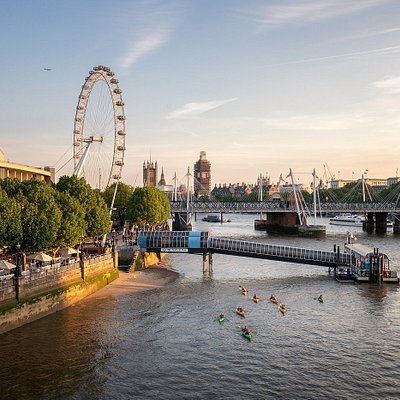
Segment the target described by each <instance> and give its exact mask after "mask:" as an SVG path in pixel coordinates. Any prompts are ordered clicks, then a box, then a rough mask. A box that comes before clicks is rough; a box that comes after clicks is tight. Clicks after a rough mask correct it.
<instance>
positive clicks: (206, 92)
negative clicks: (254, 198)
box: [0, 0, 400, 186]
mask: <svg viewBox="0 0 400 400" xmlns="http://www.w3.org/2000/svg"><path fill="white" fill-rule="evenodd" d="M0 11H1V12H0V49H1V53H2V54H1V63H0V70H1V72H2V79H1V82H0V87H1V96H0V115H1V118H0V148H1V149H2V150H3V152H4V153H5V156H6V159H8V160H10V161H13V162H17V163H22V164H27V165H34V166H44V165H57V163H58V162H59V160H60V158H61V156H62V155H63V154H66V153H67V154H69V153H68V152H69V149H71V146H72V131H73V122H74V117H75V109H76V106H77V101H78V96H79V93H80V90H81V86H82V85H83V83H84V80H85V77H86V76H87V74H88V71H89V70H91V69H92V68H93V66H96V65H99V64H102V65H106V66H109V67H110V68H111V69H112V70H113V71H114V72H115V75H116V77H117V78H118V79H119V86H120V88H121V89H122V92H123V99H124V102H125V113H126V118H127V120H126V126H127V137H126V154H125V165H124V169H123V172H122V176H123V179H122V180H123V181H124V182H125V183H127V184H131V185H133V184H135V185H139V186H140V185H141V184H142V165H143V162H144V161H146V160H149V159H150V155H151V159H152V160H153V161H155V160H157V162H158V165H159V167H160V168H161V167H162V168H163V169H164V174H165V178H166V181H167V183H170V181H171V180H172V178H173V175H174V173H175V172H176V174H177V176H178V178H179V179H183V177H184V175H185V174H186V171H187V168H188V167H190V169H191V170H192V169H193V165H194V163H195V162H196V161H197V160H198V159H199V154H200V151H206V154H207V159H208V160H209V161H210V162H211V168H212V169H211V179H212V186H214V185H215V184H220V183H230V182H231V183H234V182H247V183H255V182H256V180H257V176H258V175H259V174H263V175H265V174H268V175H270V176H271V178H272V180H273V181H276V180H277V179H278V177H279V175H280V174H283V176H284V177H285V176H286V175H287V174H288V172H289V168H291V169H292V170H293V171H294V174H297V176H299V177H302V176H303V178H301V180H302V181H307V180H309V178H308V177H310V176H311V172H312V170H313V168H315V169H316V171H317V175H318V176H320V177H322V176H323V174H324V167H323V166H324V165H325V171H328V170H329V171H330V172H327V174H328V173H329V174H330V175H332V176H334V177H335V178H343V179H345V178H348V179H351V178H352V177H361V174H362V173H363V172H365V171H366V170H368V176H369V177H371V178H386V177H389V176H396V174H397V172H396V171H397V168H398V167H399V166H400V160H399V153H400V142H399V130H400V112H399V111H400V1H398V0H323V1H321V0H304V1H302V0H297V1H285V0H276V1H274V0H262V1H261V0H241V1H239V0H218V1H215V0H201V1H200V0H196V1H195V0H186V1H184V0H181V1H157V0H146V1H144V0H143V1H136V0H130V1H124V0H114V1H103V0H93V1H92V0H79V1H77V0H69V1H53V0H29V1H28V0H25V1H23V0H0ZM44 68H51V71H45V70H44ZM70 152H71V155H72V150H70ZM298 179H300V178H298Z"/></svg>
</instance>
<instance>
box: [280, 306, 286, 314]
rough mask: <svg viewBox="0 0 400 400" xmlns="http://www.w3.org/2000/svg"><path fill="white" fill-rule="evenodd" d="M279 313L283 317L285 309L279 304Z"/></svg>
mask: <svg viewBox="0 0 400 400" xmlns="http://www.w3.org/2000/svg"><path fill="white" fill-rule="evenodd" d="M279 311H280V312H281V313H282V314H283V315H285V313H286V307H285V305H284V304H279Z"/></svg>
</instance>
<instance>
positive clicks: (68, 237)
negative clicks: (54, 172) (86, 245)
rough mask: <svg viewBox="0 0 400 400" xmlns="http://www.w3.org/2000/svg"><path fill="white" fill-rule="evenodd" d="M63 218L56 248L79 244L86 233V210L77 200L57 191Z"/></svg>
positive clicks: (57, 199) (56, 196)
mask: <svg viewBox="0 0 400 400" xmlns="http://www.w3.org/2000/svg"><path fill="white" fill-rule="evenodd" d="M55 194H56V195H55V198H56V201H57V204H58V206H59V207H60V210H61V213H62V218H61V222H60V226H59V229H58V232H57V238H56V246H57V247H69V246H74V245H76V244H77V243H79V241H80V239H81V237H82V236H83V235H84V233H85V228H86V222H85V210H84V209H83V207H82V205H81V204H80V203H79V201H78V200H77V199H74V198H73V197H72V196H70V195H69V194H68V193H63V192H58V191H55Z"/></svg>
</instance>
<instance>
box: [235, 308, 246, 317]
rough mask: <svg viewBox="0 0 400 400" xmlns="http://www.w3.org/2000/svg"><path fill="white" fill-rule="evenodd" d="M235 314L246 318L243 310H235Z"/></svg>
mask: <svg viewBox="0 0 400 400" xmlns="http://www.w3.org/2000/svg"><path fill="white" fill-rule="evenodd" d="M236 314H239V315H240V316H241V317H245V316H246V314H245V312H244V310H243V311H239V310H238V309H236Z"/></svg>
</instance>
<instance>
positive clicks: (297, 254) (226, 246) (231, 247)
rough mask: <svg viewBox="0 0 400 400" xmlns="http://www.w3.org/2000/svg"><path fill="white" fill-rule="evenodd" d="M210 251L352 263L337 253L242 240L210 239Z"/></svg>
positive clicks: (347, 255) (342, 254)
mask: <svg viewBox="0 0 400 400" xmlns="http://www.w3.org/2000/svg"><path fill="white" fill-rule="evenodd" d="M209 249H210V250H211V251H212V250H224V251H227V252H230V253H231V254H234V253H237V254H239V253H241V254H243V253H244V254H253V255H260V256H262V255H264V256H270V257H276V258H280V259H282V258H283V259H287V260H288V261H290V260H299V261H300V260H302V261H315V262H321V263H326V264H343V265H348V264H349V263H350V255H349V254H344V253H335V252H333V251H324V250H313V249H306V248H301V247H290V246H280V245H273V244H263V243H254V242H248V241H242V240H233V239H221V238H210V240H209Z"/></svg>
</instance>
